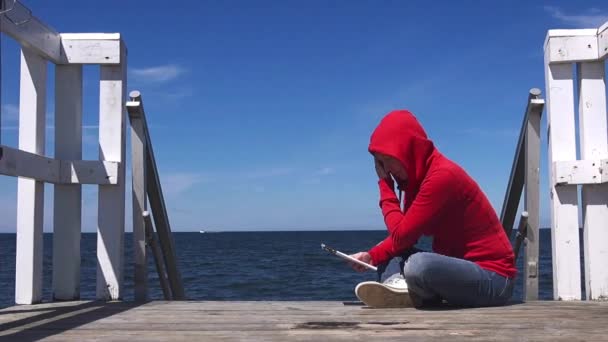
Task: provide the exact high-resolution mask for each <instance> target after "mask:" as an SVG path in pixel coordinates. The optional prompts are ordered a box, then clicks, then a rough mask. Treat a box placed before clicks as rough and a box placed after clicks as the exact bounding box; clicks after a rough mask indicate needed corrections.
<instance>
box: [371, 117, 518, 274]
mask: <svg viewBox="0 0 608 342" xmlns="http://www.w3.org/2000/svg"><path fill="white" fill-rule="evenodd" d="M369 151H370V152H377V153H381V154H384V155H388V156H391V157H394V158H396V159H398V160H399V161H400V162H401V164H402V165H403V166H404V167H405V170H406V172H407V176H408V180H407V186H406V188H405V189H404V190H405V210H404V212H402V211H401V209H400V206H399V200H398V199H397V196H396V195H395V192H394V188H393V184H392V181H388V180H384V179H382V180H380V181H379V185H380V207H381V208H382V214H383V215H384V222H385V223H386V227H387V229H388V232H389V236H388V237H387V238H386V239H385V240H384V241H382V242H381V243H379V244H378V245H376V246H375V247H373V248H372V249H371V250H370V251H369V254H370V255H371V257H372V263H373V264H375V265H378V264H382V263H384V262H386V261H389V260H390V259H391V258H393V257H396V256H399V255H400V254H402V253H403V252H404V251H405V250H407V249H409V248H411V247H412V246H413V245H414V244H415V243H416V242H417V241H418V239H419V238H420V236H422V235H427V236H432V237H433V251H434V252H436V253H439V254H443V255H447V256H451V257H456V258H460V259H465V260H469V261H472V262H474V263H476V264H478V265H479V266H480V267H482V268H484V269H486V270H490V271H493V272H496V273H498V274H500V275H502V276H504V277H509V278H513V277H515V274H516V273H517V270H516V268H515V264H514V260H513V259H514V258H513V250H512V248H511V244H510V242H509V240H508V239H507V235H506V234H505V232H504V230H503V227H502V225H501V223H500V221H499V220H498V217H497V216H496V212H495V211H494V209H493V208H492V206H491V205H490V202H489V201H488V199H487V198H486V196H485V195H484V193H483V192H482V191H481V189H480V188H479V186H478V185H477V183H476V182H475V181H474V180H473V179H472V178H471V177H470V176H469V175H468V174H467V173H466V172H465V171H464V170H463V169H462V168H461V167H460V166H458V165H457V164H456V163H454V162H452V161H451V160H449V159H448V158H446V157H445V156H443V155H442V154H441V153H440V152H439V151H438V150H437V149H436V148H435V146H434V145H433V142H432V141H431V140H429V139H428V138H427V136H426V133H425V132H424V129H423V128H422V126H421V125H420V123H418V120H417V119H416V118H415V117H414V115H412V113H410V112H408V111H405V110H400V111H393V112H391V113H389V114H388V115H387V116H385V117H384V119H382V121H381V122H380V125H378V127H377V128H376V130H375V131H374V133H373V134H372V137H371V141H370V145H369Z"/></svg>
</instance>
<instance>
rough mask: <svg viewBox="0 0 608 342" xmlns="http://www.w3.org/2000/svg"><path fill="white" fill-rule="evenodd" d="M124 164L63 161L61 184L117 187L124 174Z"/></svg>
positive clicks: (94, 161) (96, 161) (97, 161)
mask: <svg viewBox="0 0 608 342" xmlns="http://www.w3.org/2000/svg"><path fill="white" fill-rule="evenodd" d="M122 164H123V163H121V162H117V161H107V160H105V161H100V160H65V161H63V160H62V161H61V172H60V175H61V176H60V179H59V183H61V184H98V185H117V184H119V179H120V175H121V174H122V173H123V171H122V169H123V166H122Z"/></svg>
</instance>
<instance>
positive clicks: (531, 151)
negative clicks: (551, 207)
mask: <svg viewBox="0 0 608 342" xmlns="http://www.w3.org/2000/svg"><path fill="white" fill-rule="evenodd" d="M539 96H540V94H539ZM543 107H544V105H542V106H536V107H534V109H533V110H531V111H530V114H529V116H528V121H527V123H526V124H527V126H528V127H527V129H526V133H525V135H526V139H525V141H526V143H525V147H524V149H525V152H524V154H525V156H526V157H525V166H524V169H525V181H524V182H525V198H524V210H525V211H526V212H527V213H528V220H527V226H526V240H525V241H526V243H525V247H524V279H525V283H524V289H523V292H524V300H526V301H530V300H537V299H538V278H539V277H538V276H539V270H538V268H539V267H538V266H539V260H538V255H539V242H538V237H539V232H538V229H539V225H540V189H539V183H540V118H541V115H542V111H543Z"/></svg>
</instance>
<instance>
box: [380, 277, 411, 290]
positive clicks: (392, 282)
mask: <svg viewBox="0 0 608 342" xmlns="http://www.w3.org/2000/svg"><path fill="white" fill-rule="evenodd" d="M382 284H384V285H386V286H388V287H391V288H394V289H396V290H405V291H407V283H406V282H405V278H403V276H402V275H401V273H395V274H393V275H392V276H390V277H388V278H387V279H386V280H385V281H383V282H382Z"/></svg>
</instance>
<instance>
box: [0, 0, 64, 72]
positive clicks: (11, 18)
mask: <svg viewBox="0 0 608 342" xmlns="http://www.w3.org/2000/svg"><path fill="white" fill-rule="evenodd" d="M17 24H18V25H17ZM0 31H2V32H4V33H6V34H7V35H9V36H10V37H11V38H13V39H15V40H16V41H17V42H19V44H20V45H21V46H22V47H24V48H26V49H28V50H29V51H31V52H32V53H34V54H37V55H40V56H42V57H44V58H45V59H47V60H50V61H52V62H54V63H61V62H62V61H63V59H62V56H61V37H60V36H59V34H58V33H57V32H56V31H55V30H53V29H52V28H50V27H49V26H47V25H46V24H44V23H43V22H42V21H40V20H39V19H38V18H36V17H34V16H32V15H31V12H30V11H29V9H27V8H26V7H25V6H23V5H22V4H21V3H20V2H16V3H15V6H14V8H13V9H11V11H10V12H7V13H5V14H3V15H0Z"/></svg>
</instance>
